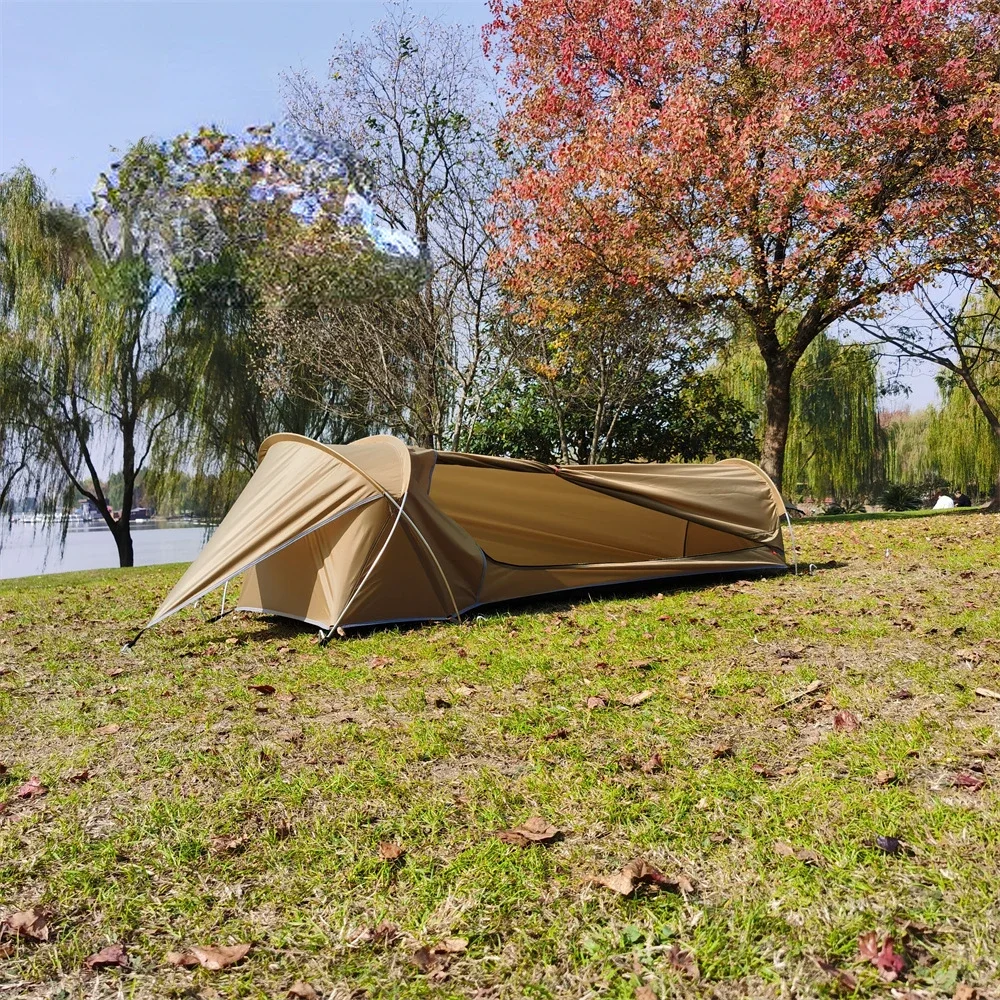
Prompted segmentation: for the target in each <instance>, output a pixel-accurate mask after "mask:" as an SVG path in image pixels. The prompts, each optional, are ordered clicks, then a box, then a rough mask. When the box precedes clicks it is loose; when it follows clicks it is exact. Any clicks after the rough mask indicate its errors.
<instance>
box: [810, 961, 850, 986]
mask: <svg viewBox="0 0 1000 1000" xmlns="http://www.w3.org/2000/svg"><path fill="white" fill-rule="evenodd" d="M813 961H814V962H815V963H816V965H818V966H819V968H820V970H821V971H822V972H825V973H826V974H827V975H828V976H829V977H830V978H831V979H833V981H834V982H835V983H836V984H837V985H838V986H840V987H841V989H844V990H856V989H857V988H858V980H857V979H856V978H855V977H854V976H852V975H851V973H849V972H845V971H844V970H843V969H838V968H837V966H836V965H834V964H833V962H828V961H827V960H826V959H825V958H814V959H813Z"/></svg>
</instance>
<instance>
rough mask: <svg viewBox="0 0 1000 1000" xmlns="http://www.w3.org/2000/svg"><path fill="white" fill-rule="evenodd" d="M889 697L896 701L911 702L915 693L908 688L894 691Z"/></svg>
mask: <svg viewBox="0 0 1000 1000" xmlns="http://www.w3.org/2000/svg"><path fill="white" fill-rule="evenodd" d="M889 697H890V698H892V699H893V700H894V701H909V700H910V699H911V698H912V697H913V692H912V691H908V690H907V689H906V688H900V689H899V690H898V691H893V693H892V694H891V695H889Z"/></svg>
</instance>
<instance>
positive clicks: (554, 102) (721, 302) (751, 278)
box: [487, 0, 1000, 484]
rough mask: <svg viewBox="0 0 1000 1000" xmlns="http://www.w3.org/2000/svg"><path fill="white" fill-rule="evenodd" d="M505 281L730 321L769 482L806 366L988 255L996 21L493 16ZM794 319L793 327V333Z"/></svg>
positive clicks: (801, 1)
mask: <svg viewBox="0 0 1000 1000" xmlns="http://www.w3.org/2000/svg"><path fill="white" fill-rule="evenodd" d="M491 8H492V11H493V13H494V15H495V20H494V21H493V23H492V25H491V26H490V28H489V29H488V32H487V42H488V47H489V48H490V49H491V50H492V51H493V52H494V53H495V54H496V57H497V61H498V64H499V65H501V66H503V67H504V68H505V70H506V72H507V75H508V78H509V81H510V101H511V108H510V112H509V115H508V117H507V120H506V133H505V134H506V139H507V141H508V142H509V143H510V144H511V145H513V146H516V147H517V148H518V149H519V150H520V151H521V153H522V155H523V156H524V158H525V163H524V165H523V166H522V167H521V168H520V169H519V170H518V172H517V175H516V177H515V178H514V179H513V181H512V182H511V183H509V184H508V185H507V186H506V188H505V191H504V203H505V205H506V206H507V215H506V220H505V224H506V230H505V233H506V235H507V236H508V237H509V242H508V245H507V247H506V249H505V253H504V254H503V258H504V261H505V262H506V264H507V266H508V269H509V271H510V275H511V276H510V281H511V283H512V285H513V286H514V287H515V289H517V290H519V291H520V292H522V293H526V294H527V293H531V292H535V291H542V292H544V293H546V294H550V293H551V290H552V289H553V287H555V288H556V289H558V288H560V287H563V286H565V285H566V284H571V283H573V282H575V281H577V280H578V279H579V276H580V275H581V274H584V273H586V274H591V275H594V276H596V277H598V278H601V279H603V280H605V281H607V282H608V283H609V284H626V285H640V286H645V287H650V288H656V289H658V290H659V291H660V292H661V294H663V295H664V296H669V297H672V298H673V299H674V300H675V301H677V302H680V303H684V304H688V305H692V306H699V307H706V308H724V309H726V310H734V311H736V312H738V313H739V314H740V315H741V316H742V318H743V320H744V321H745V323H746V325H747V327H748V328H749V329H750V330H751V332H752V334H753V338H754V341H755V343H756V345H757V349H758V350H759V352H760V354H761V357H762V359H763V362H764V366H765V369H766V374H767V385H766V390H765V416H766V420H765V430H764V434H763V439H762V448H761V461H762V464H763V465H764V467H765V469H766V470H767V471H768V472H769V473H770V475H771V476H772V478H773V479H774V480H775V481H776V482H778V483H779V484H780V483H781V479H782V474H783V469H784V456H785V446H786V441H787V435H788V425H789V416H790V413H791V399H792V395H791V394H792V379H793V376H794V374H795V371H796V368H797V367H798V364H799V362H800V360H801V359H802V357H803V355H804V354H805V352H806V350H807V348H808V347H809V345H810V344H811V343H812V342H813V341H814V340H815V339H816V337H818V336H819V335H820V334H821V333H822V332H823V331H824V330H826V329H828V328H829V327H830V326H831V325H832V324H834V323H836V322H837V321H838V320H840V319H842V318H843V317H846V316H851V315H858V314H865V313H870V312H871V311H873V310H875V309H876V308H877V307H878V304H879V302H880V300H881V299H882V297H883V296H884V295H886V294H887V293H892V292H896V291H899V290H905V289H909V288H912V287H913V285H914V284H915V283H916V282H917V281H919V280H921V279H923V278H926V277H927V276H928V275H930V274H933V273H936V272H937V271H939V270H940V269H942V268H943V267H945V266H947V265H948V264H950V263H952V262H954V261H956V260H969V259H971V258H975V257H978V256H980V255H982V254H983V252H984V251H987V252H988V251H989V249H990V247H991V246H995V244H996V241H997V233H998V232H1000V228H997V227H996V218H997V202H998V199H997V189H996V174H997V169H998V166H1000V149H998V147H1000V126H998V116H997V108H998V107H1000V5H998V3H997V0H908V2H906V3H901V2H897V0H852V2H846V0H723V2H721V3H714V4H705V3H702V2H700V0H652V2H650V0H616V2H615V3H610V4H609V3H607V2H605V0H491ZM791 315H794V316H795V321H794V323H788V322H783V320H785V319H786V318H787V317H789V316H791Z"/></svg>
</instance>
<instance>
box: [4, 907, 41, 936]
mask: <svg viewBox="0 0 1000 1000" xmlns="http://www.w3.org/2000/svg"><path fill="white" fill-rule="evenodd" d="M3 926H4V927H6V928H7V930H9V931H10V932H11V934H13V935H14V936H15V937H22V938H27V939H28V940H29V941H48V939H49V919H48V917H47V916H46V914H45V913H44V912H43V911H42V910H38V909H35V908H34V907H32V908H31V909H30V910H20V911H19V912H17V913H12V914H11V915H10V916H9V917H5V918H4V920H3Z"/></svg>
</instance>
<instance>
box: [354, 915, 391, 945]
mask: <svg viewBox="0 0 1000 1000" xmlns="http://www.w3.org/2000/svg"><path fill="white" fill-rule="evenodd" d="M398 939H399V929H398V928H397V927H396V925H395V924H390V923H389V921H388V920H383V921H382V923H380V924H379V925H378V927H365V928H363V929H362V930H361V931H359V932H358V933H357V934H356V935H355V936H354V938H353V939H352V940H351V944H375V945H380V946H381V947H383V948H388V947H390V946H391V945H393V944H394V943H395V942H396V941H397V940H398Z"/></svg>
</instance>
